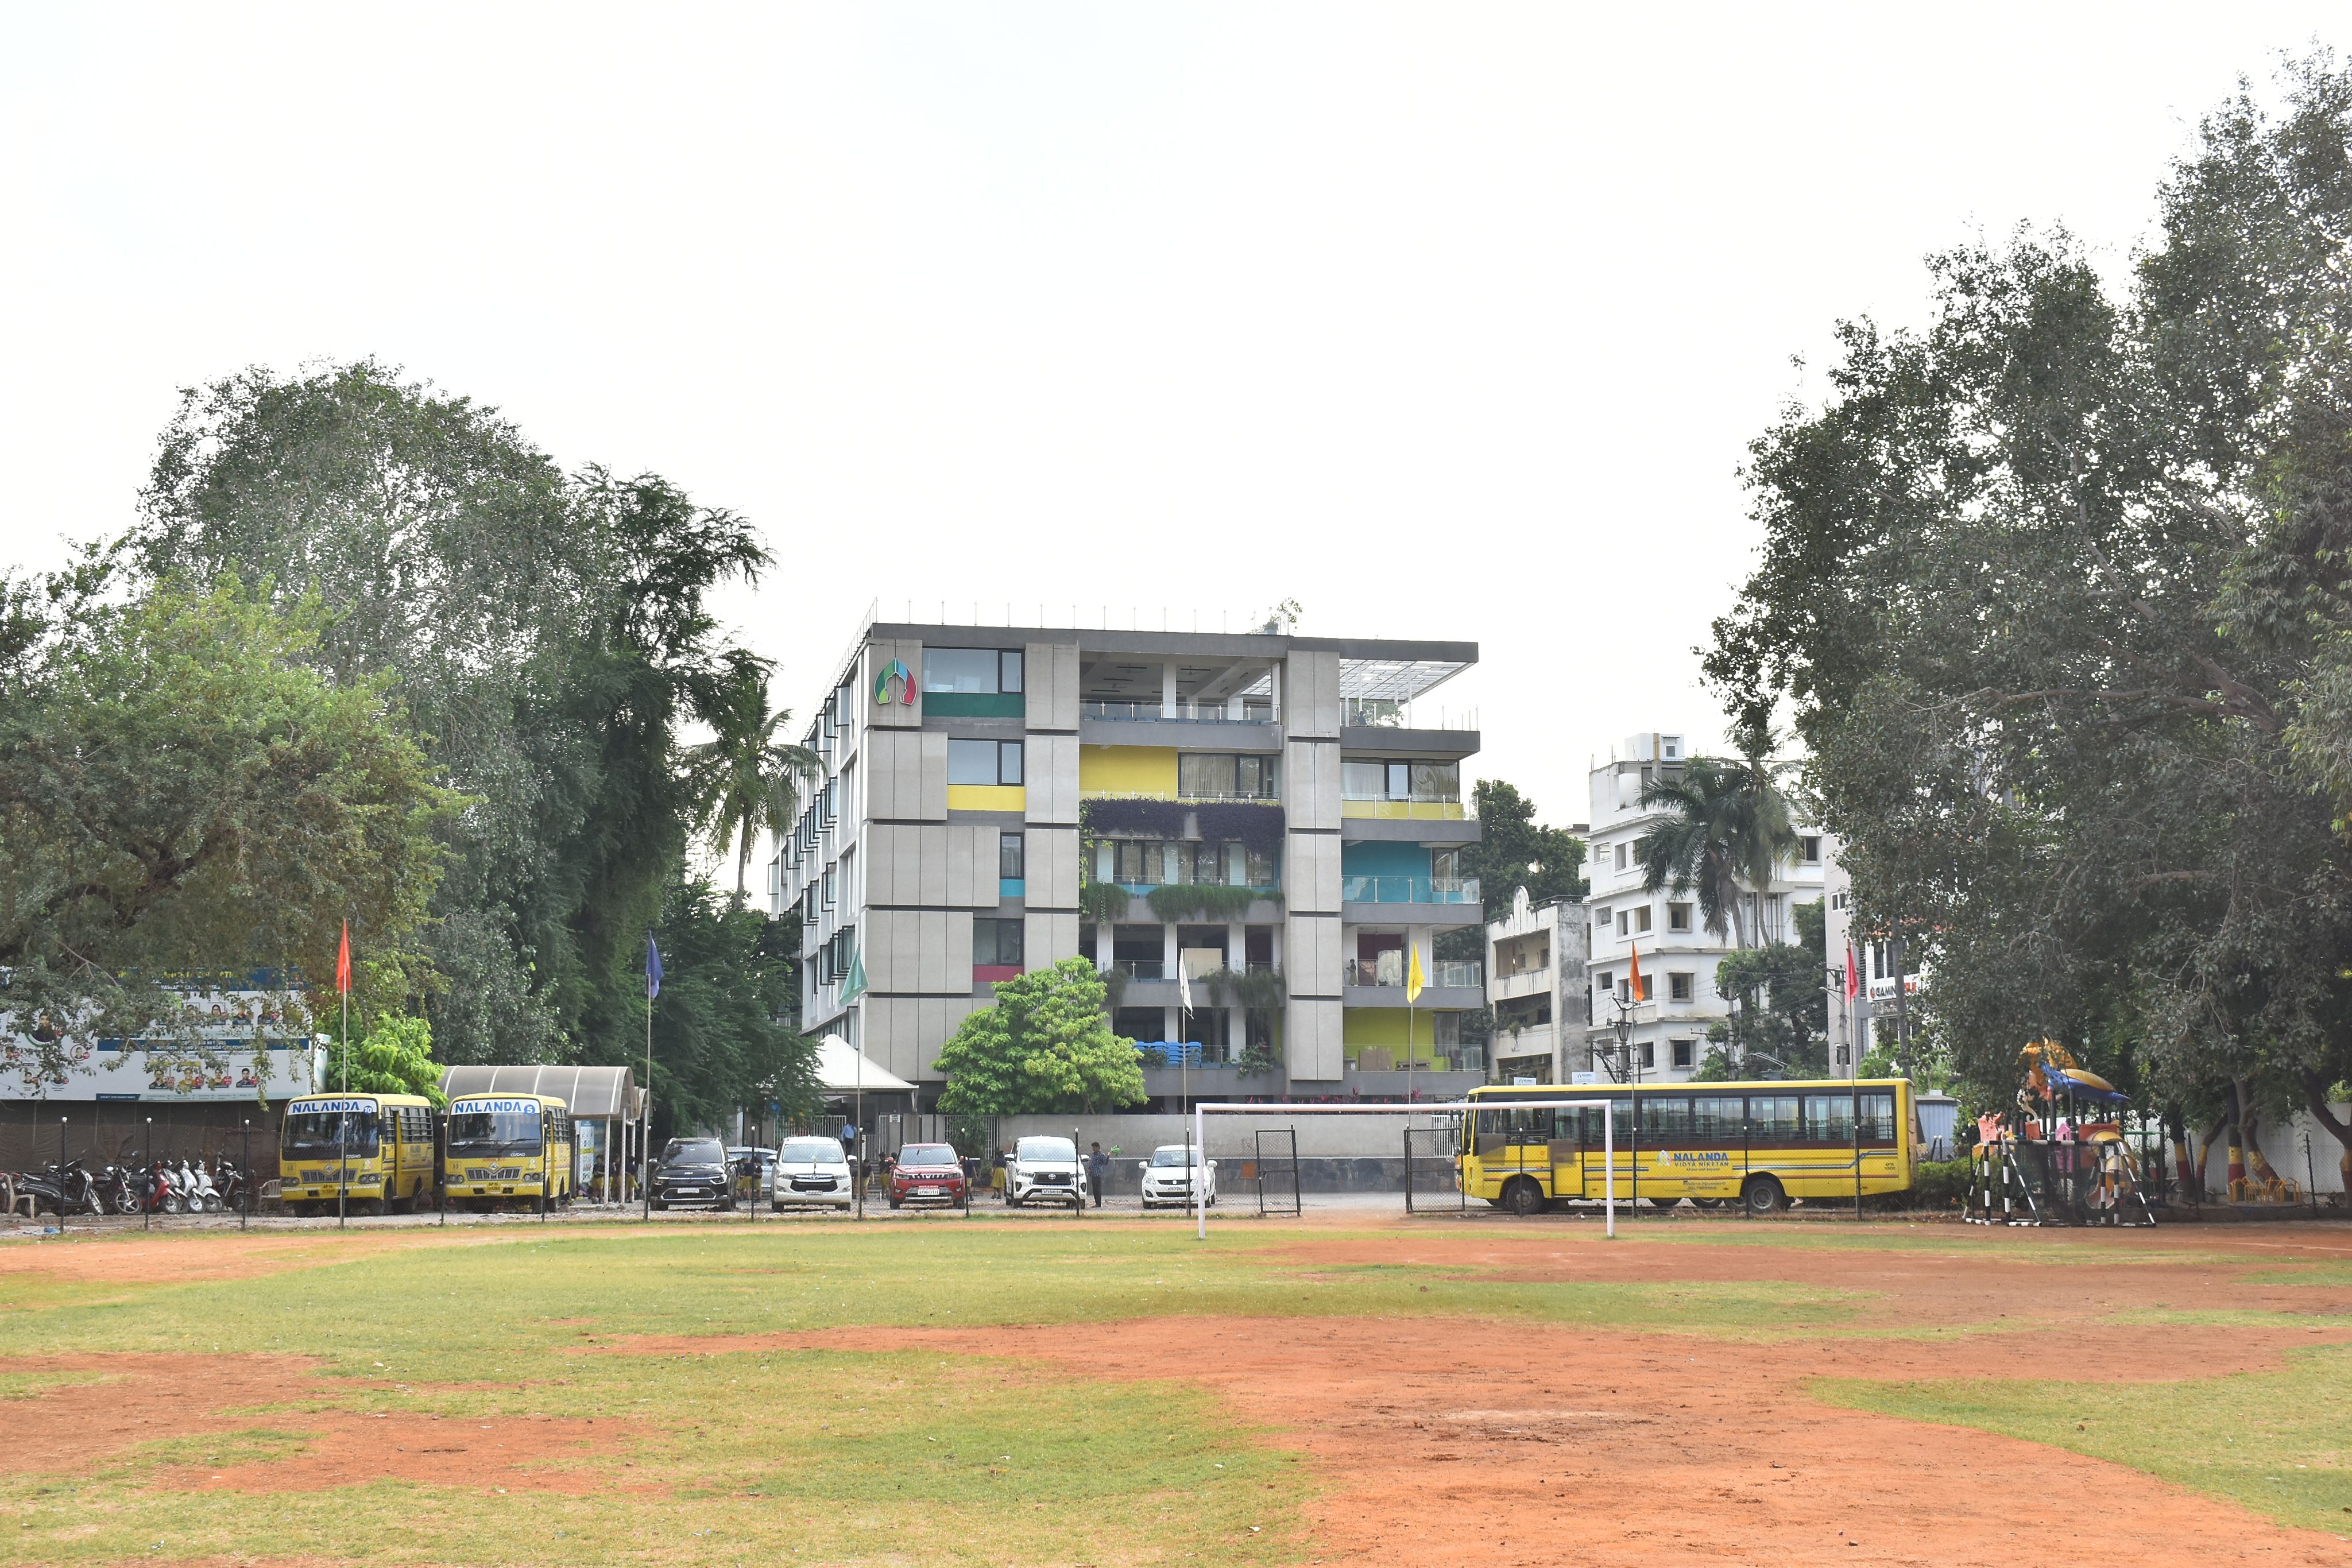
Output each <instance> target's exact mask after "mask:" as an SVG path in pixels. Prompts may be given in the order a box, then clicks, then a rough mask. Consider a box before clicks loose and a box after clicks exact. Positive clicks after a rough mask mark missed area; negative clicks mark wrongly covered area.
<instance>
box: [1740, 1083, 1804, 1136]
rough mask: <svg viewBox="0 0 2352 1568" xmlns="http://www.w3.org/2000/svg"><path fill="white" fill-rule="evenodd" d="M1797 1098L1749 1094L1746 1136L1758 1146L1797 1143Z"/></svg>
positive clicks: (1786, 1095) (1792, 1096)
mask: <svg viewBox="0 0 2352 1568" xmlns="http://www.w3.org/2000/svg"><path fill="white" fill-rule="evenodd" d="M1797 1104H1798V1102H1797V1097H1796V1096H1795V1095H1794V1094H1751V1095H1749V1096H1748V1136H1749V1137H1750V1138H1752V1139H1754V1140H1755V1141H1756V1142H1758V1143H1759V1144H1793V1143H1795V1142H1796V1141H1797V1128H1798V1121H1797Z"/></svg>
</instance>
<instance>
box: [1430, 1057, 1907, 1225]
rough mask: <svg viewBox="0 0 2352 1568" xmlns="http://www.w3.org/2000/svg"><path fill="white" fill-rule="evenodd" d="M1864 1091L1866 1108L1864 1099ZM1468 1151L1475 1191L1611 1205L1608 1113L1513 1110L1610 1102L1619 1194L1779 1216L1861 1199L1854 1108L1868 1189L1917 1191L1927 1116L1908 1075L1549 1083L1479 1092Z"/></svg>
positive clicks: (1467, 1175) (1524, 1204)
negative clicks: (1796, 1205)
mask: <svg viewBox="0 0 2352 1568" xmlns="http://www.w3.org/2000/svg"><path fill="white" fill-rule="evenodd" d="M1857 1094H1858V1095H1859V1100H1858V1102H1857ZM1469 1098H1470V1100H1471V1101H1472V1102H1473V1103H1475V1104H1476V1105H1477V1107H1478V1109H1477V1110H1475V1111H1474V1112H1471V1113H1469V1117H1470V1120H1471V1122H1472V1123H1473V1125H1472V1126H1471V1127H1470V1128H1469V1129H1468V1130H1467V1132H1466V1135H1465V1137H1464V1139H1463V1142H1462V1155H1461V1166H1462V1183H1463V1190H1464V1191H1465V1192H1467V1193H1468V1194H1469V1195H1470V1196H1471V1197H1483V1198H1485V1199H1486V1201H1487V1202H1489V1203H1491V1204H1493V1205H1495V1206H1496V1207H1498V1208H1507V1209H1510V1210H1511V1211H1513V1212H1514V1213H1517V1214H1533V1213H1535V1212H1537V1211H1538V1210H1539V1209H1541V1208H1543V1207H1546V1206H1547V1205H1549V1204H1551V1203H1555V1202H1563V1201H1573V1200H1576V1199H1580V1198H1589V1199H1592V1200H1596V1201H1597V1200H1599V1199H1600V1198H1601V1197H1603V1196H1604V1195H1605V1190H1606V1186H1607V1181H1606V1177H1607V1171H1606V1161H1605V1160H1604V1158H1603V1156H1602V1153H1601V1142H1602V1140H1601V1111H1600V1109H1599V1108H1598V1107H1594V1108H1591V1109H1580V1110H1552V1111H1530V1110H1524V1109H1519V1110H1515V1109H1513V1108H1512V1104H1511V1103H1512V1102H1513V1101H1514V1100H1605V1101H1608V1102H1609V1103H1610V1104H1611V1106H1612V1113H1613V1115H1614V1118H1615V1122H1616V1133H1615V1136H1616V1155H1617V1158H1616V1166H1617V1169H1616V1177H1617V1182H1616V1185H1617V1197H1618V1200H1619V1201H1620V1202H1624V1201H1627V1200H1629V1199H1633V1198H1637V1197H1638V1198H1647V1199H1650V1200H1651V1201H1653V1202H1654V1203H1658V1204H1662V1205H1669V1206H1670V1205H1673V1204H1675V1203H1679V1202H1681V1201H1682V1200H1683V1199H1684V1198H1686V1197H1687V1198H1689V1199H1690V1200H1692V1201H1693V1202H1694V1203H1696V1204H1697V1205H1698V1206H1699V1207H1701V1208H1721V1207H1724V1206H1725V1205H1727V1204H1733V1203H1738V1204H1743V1205H1745V1206H1746V1207H1748V1209H1749V1210H1750V1211H1751V1212H1753V1213H1757V1214H1769V1213H1771V1212H1772V1211H1773V1210H1775V1209H1777V1208H1779V1207H1781V1206H1782V1205H1783V1204H1785V1203H1787V1202H1788V1201H1789V1200H1790V1198H1798V1197H1823V1198H1840V1197H1843V1198H1848V1199H1851V1198H1852V1197H1853V1191H1854V1165H1855V1152H1854V1151H1855V1136H1854V1134H1855V1120H1856V1118H1855V1110H1856V1106H1857V1103H1859V1107H1860V1112H1861V1116H1860V1121H1861V1129H1860V1130H1861V1166H1862V1190H1863V1191H1864V1193H1879V1192H1902V1191H1905V1190H1906V1189H1908V1188H1909V1187H1910V1186H1911V1183H1912V1178H1913V1174H1914V1172H1915V1171H1916V1169H1917V1167H1918V1163H1919V1129H1918V1121H1917V1111H1916V1107H1915V1106H1914V1104H1913V1103H1912V1098H1911V1082H1910V1080H1908V1079H1905V1078H1865V1079H1864V1080H1863V1081H1862V1082H1861V1083H1859V1084H1855V1083H1853V1082H1849V1081H1847V1080H1843V1079H1808V1080H1802V1081H1787V1082H1761V1083H1656V1084H1650V1083H1643V1084H1636V1085H1631V1086H1628V1085H1625V1084H1616V1083H1611V1084H1594V1085H1591V1086H1587V1085H1584V1084H1576V1085H1565V1084H1559V1083H1545V1084H1537V1085H1520V1086H1516V1087H1512V1088H1501V1087H1488V1088H1484V1089H1474V1090H1472V1091H1471V1092H1470V1094H1469Z"/></svg>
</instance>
